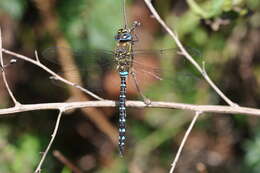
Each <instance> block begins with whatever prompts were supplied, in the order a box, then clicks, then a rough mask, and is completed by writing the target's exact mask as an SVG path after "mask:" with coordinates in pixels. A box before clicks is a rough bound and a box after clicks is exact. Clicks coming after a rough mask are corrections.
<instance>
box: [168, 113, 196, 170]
mask: <svg viewBox="0 0 260 173" xmlns="http://www.w3.org/2000/svg"><path fill="white" fill-rule="evenodd" d="M200 114H201V112H196V114H195V116H194V117H193V119H192V121H191V123H190V125H189V128H188V129H187V131H186V132H185V135H184V137H183V139H182V141H181V145H180V147H179V149H178V151H177V154H176V156H175V159H174V161H173V162H172V167H171V170H170V173H173V171H174V169H175V167H176V164H177V162H178V160H179V158H180V155H181V152H182V150H183V147H184V144H185V142H186V141H187V139H188V136H189V134H190V132H191V130H192V128H193V126H194V124H195V122H196V121H197V119H198V117H199V115H200Z"/></svg>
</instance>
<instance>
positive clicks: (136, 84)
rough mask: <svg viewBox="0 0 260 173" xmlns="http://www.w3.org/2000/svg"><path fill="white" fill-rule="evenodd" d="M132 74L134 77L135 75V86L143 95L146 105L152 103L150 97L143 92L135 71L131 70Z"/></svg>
mask: <svg viewBox="0 0 260 173" xmlns="http://www.w3.org/2000/svg"><path fill="white" fill-rule="evenodd" d="M131 75H132V77H133V79H134V82H135V87H136V89H137V91H138V93H139V94H140V95H141V97H142V99H143V101H144V103H145V104H146V105H149V104H151V100H150V99H148V98H147V97H146V96H145V95H144V94H143V92H142V90H141V89H140V87H139V83H138V81H137V78H136V74H135V72H133V71H132V72H131Z"/></svg>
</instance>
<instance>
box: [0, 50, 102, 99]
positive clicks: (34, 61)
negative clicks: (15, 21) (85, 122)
mask: <svg viewBox="0 0 260 173" xmlns="http://www.w3.org/2000/svg"><path fill="white" fill-rule="evenodd" d="M1 50H2V52H4V53H6V54H8V55H12V56H15V57H17V58H19V59H22V60H24V61H27V62H30V63H32V64H34V65H36V66H38V67H40V68H42V69H43V70H45V71H46V72H48V73H49V74H51V75H52V76H53V77H54V78H55V79H56V80H59V81H61V82H64V83H65V84H67V85H70V86H72V87H76V88H78V89H80V90H81V91H83V92H85V93H86V94H88V95H90V96H92V97H93V98H95V99H97V100H104V99H103V98H101V97H99V96H97V95H96V94H94V93H92V92H91V91H89V90H87V89H85V88H83V87H81V86H79V85H78V84H75V83H73V82H70V81H68V80H66V79H64V78H62V77H61V76H60V75H58V74H56V73H55V72H53V71H52V70H51V69H49V68H48V67H46V66H45V65H44V64H42V63H41V62H40V61H38V58H37V56H36V60H34V59H31V58H28V57H26V56H23V55H20V54H18V53H15V52H12V51H9V50H6V49H4V48H2V49H1Z"/></svg>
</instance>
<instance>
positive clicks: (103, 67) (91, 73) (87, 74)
mask: <svg viewBox="0 0 260 173" xmlns="http://www.w3.org/2000/svg"><path fill="white" fill-rule="evenodd" d="M41 55H42V58H43V60H44V63H45V64H46V65H48V66H50V67H51V69H52V70H54V71H55V72H56V73H58V74H59V75H61V76H63V77H64V78H66V79H67V80H70V81H72V82H74V83H76V84H79V83H83V84H84V83H87V84H88V88H91V89H93V88H95V90H100V89H101V88H102V87H101V86H100V83H101V80H102V76H103V75H104V74H105V73H106V72H107V71H109V70H110V69H111V68H114V64H115V63H113V52H112V51H106V50H75V49H70V48H67V47H49V48H47V49H45V50H44V51H43V52H42V54H41ZM53 79H54V80H52V82H53V83H54V84H55V85H58V86H60V87H67V86H66V85H65V84H64V83H61V82H60V81H57V80H55V78H53ZM83 86H84V85H83Z"/></svg>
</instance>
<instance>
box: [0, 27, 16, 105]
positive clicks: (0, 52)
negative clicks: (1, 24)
mask: <svg viewBox="0 0 260 173" xmlns="http://www.w3.org/2000/svg"><path fill="white" fill-rule="evenodd" d="M2 41H3V40H2V31H1V28H0V63H1V71H2V77H3V81H4V83H5V87H6V89H7V91H8V93H9V95H10V97H11V98H12V100H13V102H14V105H15V106H19V105H20V103H19V102H18V101H17V100H16V98H15V97H14V94H13V92H12V91H11V89H10V87H9V85H8V82H7V79H6V75H5V69H4V60H3V42H2Z"/></svg>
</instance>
